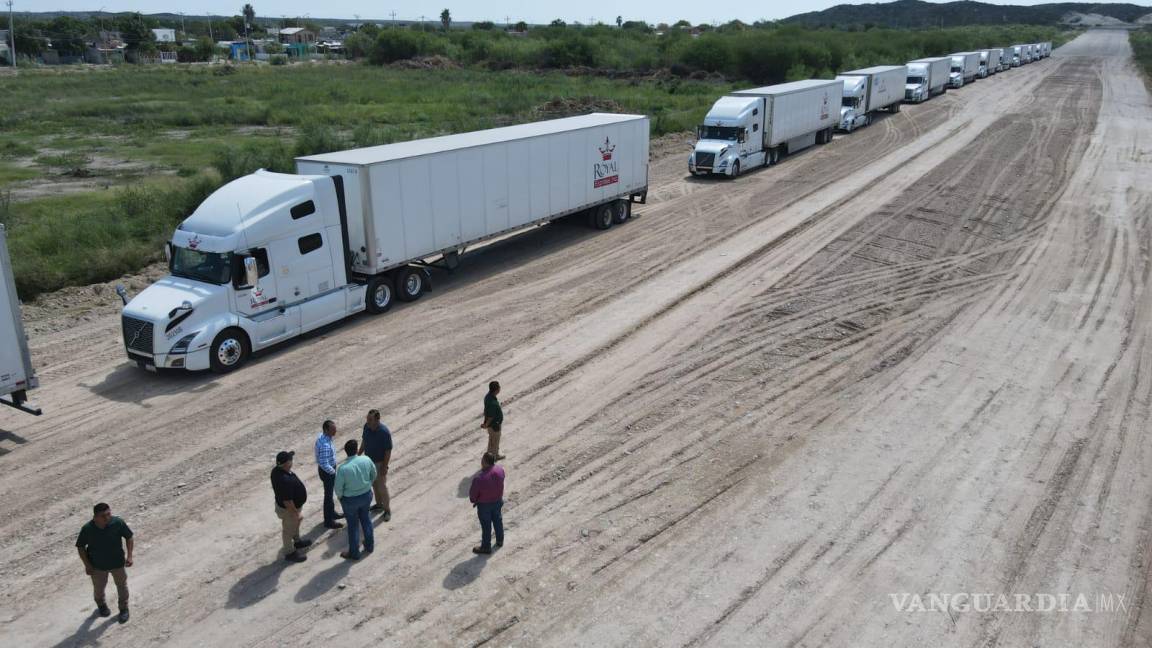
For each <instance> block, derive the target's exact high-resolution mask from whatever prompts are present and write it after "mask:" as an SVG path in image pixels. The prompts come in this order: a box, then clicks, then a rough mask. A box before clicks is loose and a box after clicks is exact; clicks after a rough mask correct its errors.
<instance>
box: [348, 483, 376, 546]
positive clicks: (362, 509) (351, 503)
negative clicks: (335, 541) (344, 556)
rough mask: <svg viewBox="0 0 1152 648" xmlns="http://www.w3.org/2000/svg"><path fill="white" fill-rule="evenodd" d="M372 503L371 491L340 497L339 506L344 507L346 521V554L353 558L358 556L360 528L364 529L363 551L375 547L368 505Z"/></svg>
mask: <svg viewBox="0 0 1152 648" xmlns="http://www.w3.org/2000/svg"><path fill="white" fill-rule="evenodd" d="M371 505H372V491H368V492H366V493H364V494H362V495H356V496H355V497H341V498H340V506H341V507H342V508H343V509H344V518H345V520H344V521H345V522H347V523H348V555H349V556H351V557H353V558H359V557H360V530H361V529H363V530H364V551H372V550H373V549H375V548H376V540H375V538H374V537H373V536H372V516H371V514H369V513H368V507H369V506H371Z"/></svg>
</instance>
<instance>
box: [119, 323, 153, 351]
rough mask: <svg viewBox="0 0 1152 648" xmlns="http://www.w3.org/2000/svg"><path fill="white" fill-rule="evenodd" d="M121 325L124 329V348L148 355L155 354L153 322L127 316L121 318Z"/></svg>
mask: <svg viewBox="0 0 1152 648" xmlns="http://www.w3.org/2000/svg"><path fill="white" fill-rule="evenodd" d="M121 324H122V328H123V329H124V346H126V347H128V350H129V351H139V352H141V353H147V354H148V355H152V354H153V353H154V350H153V348H152V322H145V321H144V320H140V319H136V318H135V317H128V316H127V315H125V316H123V317H122V318H121Z"/></svg>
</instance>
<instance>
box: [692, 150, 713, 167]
mask: <svg viewBox="0 0 1152 648" xmlns="http://www.w3.org/2000/svg"><path fill="white" fill-rule="evenodd" d="M715 162H716V154H715V153H697V154H696V166H698V167H707V168H709V169H711V168H712V165H713V164H714V163H715Z"/></svg>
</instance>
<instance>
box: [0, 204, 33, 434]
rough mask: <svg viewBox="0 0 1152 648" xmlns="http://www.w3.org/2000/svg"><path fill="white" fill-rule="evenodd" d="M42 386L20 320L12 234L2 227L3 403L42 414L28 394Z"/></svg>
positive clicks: (0, 330)
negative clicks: (10, 252) (11, 248)
mask: <svg viewBox="0 0 1152 648" xmlns="http://www.w3.org/2000/svg"><path fill="white" fill-rule="evenodd" d="M39 386H40V383H39V381H38V380H37V379H36V372H35V370H34V369H33V368H32V357H31V354H30V353H29V352H28V337H27V336H26V335H25V334H24V323H23V320H21V318H20V299H19V298H18V297H17V295H16V278H15V277H14V276H13V274H12V257H11V256H9V255H8V234H7V232H6V231H5V229H4V226H3V225H0V404H2V405H7V406H9V407H14V408H16V409H18V410H20V411H23V412H28V413H29V414H35V415H39V414H40V409H39V408H35V407H31V406H29V405H28V391H29V390H31V389H35V388H37V387H39Z"/></svg>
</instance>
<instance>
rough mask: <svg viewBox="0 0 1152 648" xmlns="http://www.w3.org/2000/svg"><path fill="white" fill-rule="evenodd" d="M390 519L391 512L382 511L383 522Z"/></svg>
mask: <svg viewBox="0 0 1152 648" xmlns="http://www.w3.org/2000/svg"><path fill="white" fill-rule="evenodd" d="M391 519H392V511H384V521H385V522H387V521H388V520H391Z"/></svg>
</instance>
